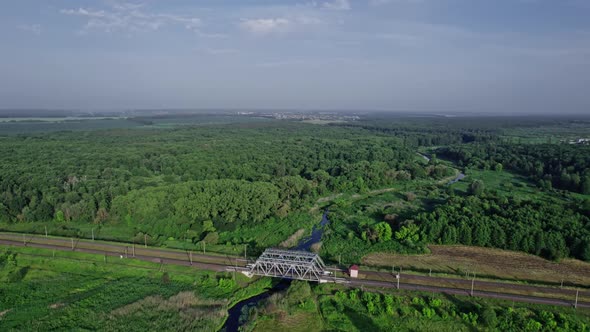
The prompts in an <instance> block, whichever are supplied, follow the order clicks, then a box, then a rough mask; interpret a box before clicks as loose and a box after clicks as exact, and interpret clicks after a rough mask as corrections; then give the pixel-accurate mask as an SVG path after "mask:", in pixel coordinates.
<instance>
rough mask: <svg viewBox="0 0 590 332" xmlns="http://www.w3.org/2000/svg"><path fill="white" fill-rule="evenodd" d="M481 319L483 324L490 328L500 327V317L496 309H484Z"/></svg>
mask: <svg viewBox="0 0 590 332" xmlns="http://www.w3.org/2000/svg"><path fill="white" fill-rule="evenodd" d="M480 317H481V320H482V323H483V324H484V325H485V326H487V327H489V328H492V329H493V328H495V327H496V325H498V317H497V315H496V311H495V310H494V308H492V307H490V306H485V307H484V309H483V310H482V312H481V316H480Z"/></svg>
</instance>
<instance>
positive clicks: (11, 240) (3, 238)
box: [0, 234, 590, 308]
mask: <svg viewBox="0 0 590 332" xmlns="http://www.w3.org/2000/svg"><path fill="white" fill-rule="evenodd" d="M19 237H20V238H19ZM0 245H1V246H15V247H33V248H42V249H49V250H61V251H75V252H82V253H89V254H99V255H106V256H111V257H119V258H126V259H137V260H142V261H148V262H153V263H160V264H174V265H182V266H189V267H193V268H200V269H204V270H210V271H217V272H222V271H228V270H233V269H236V267H237V268H238V269H237V270H240V269H243V267H244V265H245V263H246V260H245V259H243V258H237V257H234V256H220V255H207V254H201V253H191V252H188V251H187V252H183V251H177V250H169V249H158V248H145V247H142V246H133V245H128V244H122V245H118V244H112V243H104V242H97V241H92V242H91V241H88V240H77V241H76V240H74V241H72V240H71V239H64V238H55V237H51V238H44V237H38V236H31V235H28V236H27V235H25V237H24V238H23V236H22V235H21V236H19V235H17V234H0ZM330 270H333V271H339V272H342V273H344V272H345V270H343V269H338V268H330ZM360 274H361V275H365V277H366V279H352V278H346V280H348V283H347V284H348V285H349V286H352V287H361V286H363V287H379V288H398V282H397V280H396V279H395V277H394V275H393V274H391V273H387V272H377V271H364V270H363V271H360ZM367 277H368V278H367ZM472 282H473V281H471V280H466V279H458V278H448V277H430V276H420V275H413V274H402V275H400V281H399V289H403V290H416V291H426V292H436V293H446V294H453V295H473V296H478V297H488V298H496V299H503V300H509V301H518V302H527V303H536V304H546V305H559V306H573V305H574V301H575V296H576V290H573V289H558V288H552V287H543V286H534V285H522V284H514V283H507V282H494V281H483V280H482V281H477V283H476V285H477V289H475V290H473V293H471V289H470V286H471V283H472ZM495 290H496V291H495ZM515 293H530V294H534V295H523V294H515ZM578 296H583V297H590V292H588V291H587V290H583V291H580V292H579V294H578ZM577 307H578V308H590V302H586V301H578V303H577Z"/></svg>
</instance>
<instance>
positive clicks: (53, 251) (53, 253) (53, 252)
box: [53, 249, 55, 258]
mask: <svg viewBox="0 0 590 332" xmlns="http://www.w3.org/2000/svg"><path fill="white" fill-rule="evenodd" d="M53 258H55V249H53Z"/></svg>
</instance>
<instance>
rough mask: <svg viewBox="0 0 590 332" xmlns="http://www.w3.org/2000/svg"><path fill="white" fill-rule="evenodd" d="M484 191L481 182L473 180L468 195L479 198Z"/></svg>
mask: <svg viewBox="0 0 590 332" xmlns="http://www.w3.org/2000/svg"><path fill="white" fill-rule="evenodd" d="M484 190H485V186H484V183H483V181H482V180H475V181H473V182H471V185H470V186H469V193H470V194H471V195H475V196H481V195H482V194H483V192H484Z"/></svg>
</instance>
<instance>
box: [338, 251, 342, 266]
mask: <svg viewBox="0 0 590 332" xmlns="http://www.w3.org/2000/svg"><path fill="white" fill-rule="evenodd" d="M340 265H342V254H338V266H340Z"/></svg>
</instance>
